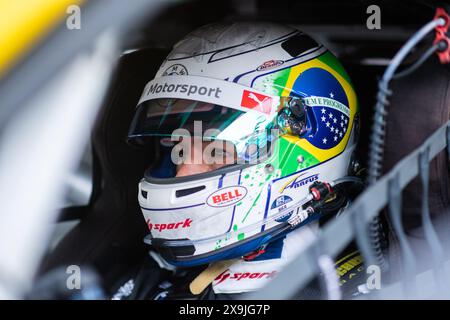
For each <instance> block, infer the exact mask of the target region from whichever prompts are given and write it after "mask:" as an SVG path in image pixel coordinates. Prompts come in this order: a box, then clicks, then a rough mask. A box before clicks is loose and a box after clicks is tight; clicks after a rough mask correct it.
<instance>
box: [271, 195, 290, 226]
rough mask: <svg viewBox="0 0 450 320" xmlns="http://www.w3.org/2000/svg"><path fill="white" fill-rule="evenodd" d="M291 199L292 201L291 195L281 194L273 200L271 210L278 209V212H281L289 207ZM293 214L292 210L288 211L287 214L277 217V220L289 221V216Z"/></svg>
mask: <svg viewBox="0 0 450 320" xmlns="http://www.w3.org/2000/svg"><path fill="white" fill-rule="evenodd" d="M291 201H292V198H291V197H288V196H285V195H281V196H279V197H278V198H276V199H275V200H274V201H273V202H272V205H271V206H270V209H271V210H274V209H277V211H278V212H281V211H283V210H284V209H286V208H287V204H288V203H289V202H291ZM291 215H292V211H291V212H287V213H286V214H283V215H282V216H281V217H278V218H276V219H275V221H276V222H285V221H287V219H289V217H290V216H291Z"/></svg>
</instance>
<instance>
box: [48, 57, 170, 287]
mask: <svg viewBox="0 0 450 320" xmlns="http://www.w3.org/2000/svg"><path fill="white" fill-rule="evenodd" d="M167 53H168V52H167V51H165V50H155V49H151V50H138V51H134V52H131V53H128V54H125V55H123V56H122V57H121V59H120V61H119V65H118V68H117V71H116V73H115V76H114V79H113V81H112V84H111V86H110V88H109V93H108V95H107V97H106V99H105V104H104V106H103V107H102V110H101V112H100V114H99V116H98V118H97V121H96V125H95V127H94V130H93V133H92V139H91V140H92V148H93V153H94V168H93V171H94V190H93V195H92V197H91V201H90V204H89V205H88V206H86V207H77V208H69V209H68V210H65V212H63V216H62V219H72V218H75V217H77V216H79V217H80V218H81V222H80V223H79V224H78V225H77V226H76V227H75V228H74V229H73V230H71V231H70V232H69V233H68V234H67V235H66V236H65V237H64V238H63V239H62V240H61V241H60V243H59V244H58V245H57V247H56V248H55V249H54V250H53V251H52V252H51V253H50V254H48V256H47V257H46V258H45V259H44V261H43V264H42V267H41V271H40V273H45V272H46V271H48V270H51V269H54V268H56V267H60V266H68V265H72V264H75V265H90V266H92V267H94V268H95V269H96V270H97V272H98V273H99V274H100V276H101V278H102V279H103V281H104V283H105V285H106V286H109V285H111V284H112V283H113V282H114V281H116V280H117V277H118V276H120V275H121V274H123V272H124V271H126V270H127V268H129V267H130V266H133V265H135V264H138V262H140V261H142V257H143V256H144V255H145V254H146V252H147V250H148V248H146V247H145V245H144V244H143V242H142V239H143V237H144V236H145V234H146V233H147V232H148V230H147V226H146V224H145V222H144V219H143V217H142V214H141V210H140V208H139V204H138V200H137V192H138V182H139V180H140V179H141V178H142V176H143V172H144V170H145V169H146V167H147V166H148V165H149V163H151V161H152V159H153V158H154V157H153V155H152V154H151V153H150V152H149V151H148V150H141V149H137V148H133V147H131V146H129V145H128V144H127V143H126V136H127V132H128V127H129V125H130V122H131V119H132V117H133V114H134V110H135V107H136V104H137V102H138V100H139V97H140V95H141V93H142V90H143V88H144V86H145V84H146V83H147V82H148V81H149V80H151V79H152V78H153V77H154V75H155V73H156V71H157V68H158V67H159V65H160V63H161V62H162V60H163V59H164V58H165V56H166V55H167Z"/></svg>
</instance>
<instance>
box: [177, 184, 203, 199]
mask: <svg viewBox="0 0 450 320" xmlns="http://www.w3.org/2000/svg"><path fill="white" fill-rule="evenodd" d="M205 188H206V187H205V186H198V187H194V188H189V189H182V190H177V191H175V196H176V197H177V198H181V197H185V196H188V195H191V194H194V193H197V192H199V191H201V190H203V189H205Z"/></svg>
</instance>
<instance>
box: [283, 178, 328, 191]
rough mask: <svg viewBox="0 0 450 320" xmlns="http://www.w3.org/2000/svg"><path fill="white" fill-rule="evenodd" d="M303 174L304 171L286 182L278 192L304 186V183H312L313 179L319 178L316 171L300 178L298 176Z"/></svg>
mask: <svg viewBox="0 0 450 320" xmlns="http://www.w3.org/2000/svg"><path fill="white" fill-rule="evenodd" d="M304 175H305V173H303V174H300V175H298V176H296V177H295V178H293V179H291V180H289V181H288V182H286V184H285V185H284V186H283V187H282V188H281V189H280V193H283V192H284V190H286V189H297V188H299V187H302V186H306V185H308V184H310V183H313V182H314V181H316V180H318V179H319V174H318V173H317V174H313V175H310V176H307V177H305V178H302V179H300V177H302V176H304Z"/></svg>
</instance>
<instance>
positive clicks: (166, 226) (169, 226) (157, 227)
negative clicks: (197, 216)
mask: <svg viewBox="0 0 450 320" xmlns="http://www.w3.org/2000/svg"><path fill="white" fill-rule="evenodd" d="M191 223H192V220H191V219H189V218H188V219H186V220H184V221H180V222H174V223H155V224H153V223H152V222H151V221H150V219H148V220H147V226H148V228H149V229H150V231H152V230H153V231H159V232H162V231H163V230H173V229H180V228H181V229H183V228H190V227H191Z"/></svg>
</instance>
